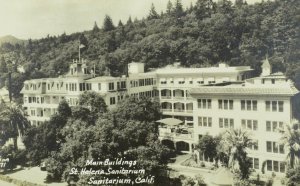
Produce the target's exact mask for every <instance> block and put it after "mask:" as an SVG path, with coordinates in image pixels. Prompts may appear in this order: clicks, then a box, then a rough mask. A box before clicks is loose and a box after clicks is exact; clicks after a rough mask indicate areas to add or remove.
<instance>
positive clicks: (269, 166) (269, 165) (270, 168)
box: [267, 160, 273, 171]
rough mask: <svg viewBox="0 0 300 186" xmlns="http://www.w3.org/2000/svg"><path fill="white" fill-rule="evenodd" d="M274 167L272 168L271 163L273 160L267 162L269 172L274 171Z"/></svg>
mask: <svg viewBox="0 0 300 186" xmlns="http://www.w3.org/2000/svg"><path fill="white" fill-rule="evenodd" d="M272 167H273V166H272V161H271V160H267V170H268V171H272V170H273V168H272Z"/></svg>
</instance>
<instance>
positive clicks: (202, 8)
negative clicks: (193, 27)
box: [195, 0, 215, 20]
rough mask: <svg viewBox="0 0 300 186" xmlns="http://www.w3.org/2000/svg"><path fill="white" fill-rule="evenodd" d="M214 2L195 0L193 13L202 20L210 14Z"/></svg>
mask: <svg viewBox="0 0 300 186" xmlns="http://www.w3.org/2000/svg"><path fill="white" fill-rule="evenodd" d="M214 6H215V5H214V2H213V1H212V0H197V2H196V6H195V14H196V17H197V18H198V19H199V20H203V19H205V18H208V17H210V16H211V14H212V13H213V11H214Z"/></svg>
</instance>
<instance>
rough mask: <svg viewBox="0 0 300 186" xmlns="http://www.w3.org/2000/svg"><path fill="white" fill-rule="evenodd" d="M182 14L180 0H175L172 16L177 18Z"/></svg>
mask: <svg viewBox="0 0 300 186" xmlns="http://www.w3.org/2000/svg"><path fill="white" fill-rule="evenodd" d="M183 15H184V11H183V6H182V3H181V0H176V2H175V5H174V8H173V16H174V17H176V18H179V17H181V16H183Z"/></svg>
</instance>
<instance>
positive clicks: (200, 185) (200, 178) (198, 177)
mask: <svg viewBox="0 0 300 186" xmlns="http://www.w3.org/2000/svg"><path fill="white" fill-rule="evenodd" d="M195 180H196V182H197V183H198V186H206V183H205V182H204V178H203V176H202V175H201V174H198V175H196V176H195Z"/></svg>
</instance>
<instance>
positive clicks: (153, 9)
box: [148, 3, 159, 19]
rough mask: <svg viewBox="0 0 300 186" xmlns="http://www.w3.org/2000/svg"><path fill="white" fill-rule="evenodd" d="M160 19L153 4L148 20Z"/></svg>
mask: <svg viewBox="0 0 300 186" xmlns="http://www.w3.org/2000/svg"><path fill="white" fill-rule="evenodd" d="M158 18H159V15H158V13H157V12H156V10H155V6H154V4H153V3H152V4H151V8H150V12H149V15H148V19H158Z"/></svg>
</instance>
